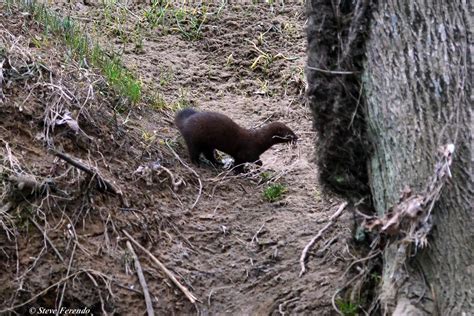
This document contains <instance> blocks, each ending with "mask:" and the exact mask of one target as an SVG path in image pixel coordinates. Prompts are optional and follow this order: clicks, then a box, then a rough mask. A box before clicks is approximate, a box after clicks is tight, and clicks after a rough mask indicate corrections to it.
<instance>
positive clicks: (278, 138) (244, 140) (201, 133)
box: [175, 108, 298, 171]
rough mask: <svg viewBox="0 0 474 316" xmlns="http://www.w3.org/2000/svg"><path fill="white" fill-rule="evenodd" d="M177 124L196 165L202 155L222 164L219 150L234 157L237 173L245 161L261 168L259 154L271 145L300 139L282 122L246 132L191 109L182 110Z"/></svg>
mask: <svg viewBox="0 0 474 316" xmlns="http://www.w3.org/2000/svg"><path fill="white" fill-rule="evenodd" d="M175 124H176V126H177V127H178V129H179V131H180V132H181V135H183V138H184V140H185V142H186V145H187V147H188V151H189V156H190V158H191V161H192V162H193V163H195V164H199V155H200V154H201V153H203V154H204V157H206V159H207V160H209V161H210V162H211V163H213V164H219V162H218V161H217V160H216V158H215V150H216V149H217V150H220V151H222V152H224V153H226V154H228V155H230V156H232V158H234V161H235V163H234V165H235V166H236V170H237V171H242V170H243V169H242V164H243V163H246V162H254V163H257V164H258V165H262V162H261V160H260V155H261V154H262V153H264V152H265V151H266V150H267V149H269V148H270V147H271V146H273V145H275V144H278V143H287V142H293V143H295V142H296V141H297V140H298V137H297V136H296V135H295V133H293V131H292V130H291V129H290V128H289V127H288V126H286V125H285V124H283V123H280V122H272V123H269V124H267V125H265V126H263V127H261V128H258V129H246V128H243V127H240V126H239V125H238V124H237V123H235V122H234V121H233V120H232V119H231V118H229V117H228V116H226V115H224V114H221V113H216V112H198V111H196V110H194V109H191V108H186V109H184V110H181V111H179V112H178V113H177V114H176V117H175Z"/></svg>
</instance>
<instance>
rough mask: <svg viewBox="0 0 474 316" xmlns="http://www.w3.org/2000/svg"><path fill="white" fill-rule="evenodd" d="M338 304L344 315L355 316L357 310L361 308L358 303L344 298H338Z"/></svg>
mask: <svg viewBox="0 0 474 316" xmlns="http://www.w3.org/2000/svg"><path fill="white" fill-rule="evenodd" d="M336 305H337V308H338V309H339V311H340V312H341V313H342V315H344V316H355V315H357V311H358V310H359V306H358V305H357V304H354V303H352V302H349V301H346V300H343V299H338V300H336Z"/></svg>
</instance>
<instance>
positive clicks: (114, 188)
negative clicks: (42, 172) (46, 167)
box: [51, 149, 122, 196]
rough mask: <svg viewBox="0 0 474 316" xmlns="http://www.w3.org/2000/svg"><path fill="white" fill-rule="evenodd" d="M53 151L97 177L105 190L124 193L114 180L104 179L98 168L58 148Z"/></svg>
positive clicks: (100, 185)
mask: <svg viewBox="0 0 474 316" xmlns="http://www.w3.org/2000/svg"><path fill="white" fill-rule="evenodd" d="M51 151H52V152H53V153H54V154H55V155H56V156H57V157H59V158H61V159H62V160H64V161H66V162H67V163H69V164H71V165H73V166H74V167H76V168H77V169H80V170H82V171H84V172H85V173H87V174H89V175H91V176H93V177H96V179H97V184H98V186H99V188H100V189H103V190H105V191H108V192H110V193H113V194H116V195H120V196H121V195H122V191H121V190H120V189H119V188H118V187H117V186H115V185H114V184H113V183H112V182H110V181H108V180H106V179H104V178H103V177H102V176H101V175H99V173H98V172H97V171H96V170H94V168H92V167H89V166H87V165H85V164H83V163H82V162H79V161H77V160H75V159H73V158H71V157H69V156H68V155H66V154H64V153H61V152H59V151H57V150H54V149H51Z"/></svg>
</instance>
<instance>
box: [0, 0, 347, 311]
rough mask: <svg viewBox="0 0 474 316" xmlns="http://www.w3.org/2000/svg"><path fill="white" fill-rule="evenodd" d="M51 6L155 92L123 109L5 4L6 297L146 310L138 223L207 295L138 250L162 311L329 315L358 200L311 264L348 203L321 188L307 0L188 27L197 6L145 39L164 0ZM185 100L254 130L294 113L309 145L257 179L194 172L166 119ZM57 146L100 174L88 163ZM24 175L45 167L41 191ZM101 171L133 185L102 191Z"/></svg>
mask: <svg viewBox="0 0 474 316" xmlns="http://www.w3.org/2000/svg"><path fill="white" fill-rule="evenodd" d="M53 7H54V8H55V9H56V10H57V12H59V13H60V14H62V15H64V16H66V15H68V14H69V15H73V17H74V18H75V19H77V20H79V21H82V23H84V30H87V31H88V32H89V33H90V34H91V35H92V36H94V35H95V36H97V37H98V38H100V41H101V43H102V44H103V45H104V46H107V44H109V45H110V46H111V47H109V48H112V49H114V50H116V51H120V52H121V54H122V60H123V61H124V64H125V65H126V66H127V67H128V68H130V69H132V70H133V71H134V72H135V73H136V74H137V75H138V77H139V78H141V79H142V81H143V85H144V89H143V95H144V96H149V98H146V97H144V98H143V99H142V100H143V101H142V102H140V103H139V104H138V105H134V106H128V107H125V108H124V107H123V106H122V103H121V102H122V101H123V100H122V99H121V98H119V97H118V96H117V95H116V93H115V92H114V91H113V90H112V89H111V88H110V87H109V85H108V83H107V82H106V81H105V80H104V78H103V77H102V76H101V75H98V73H97V72H96V70H95V69H94V68H91V67H87V65H85V64H84V61H81V60H79V61H78V60H76V59H74V56H72V55H71V54H70V51H69V50H68V48H67V47H65V46H64V45H63V44H62V42H61V39H60V38H58V37H57V36H54V35H51V34H48V33H45V30H44V27H43V26H42V25H41V24H38V23H37V22H35V21H34V20H33V19H32V18H31V16H29V15H27V14H22V12H20V10H18V9H15V8H12V10H11V11H10V10H6V8H5V7H3V8H2V10H0V12H2V13H1V21H2V22H0V23H1V24H0V35H1V36H0V39H1V42H0V44H1V49H0V58H1V59H0V64H1V62H2V60H4V61H6V62H4V64H3V77H4V79H3V85H1V86H0V87H1V88H2V91H3V94H4V95H3V96H1V95H0V99H1V101H2V103H1V105H0V116H1V118H2V119H1V121H0V129H1V136H0V140H1V144H0V145H1V151H2V157H1V159H2V161H1V163H2V165H1V167H0V180H1V181H2V189H3V192H2V195H3V198H4V199H3V201H4V202H2V203H5V201H7V200H8V201H11V204H10V207H9V209H8V211H7V213H5V214H6V215H2V217H1V219H2V221H3V222H2V225H4V226H3V228H4V233H2V234H0V247H1V249H2V251H1V252H0V257H1V260H0V262H1V263H0V265H1V269H2V271H4V273H3V274H2V275H1V280H2V282H1V284H2V285H1V286H0V302H1V303H0V309H1V310H5V309H8V308H10V307H12V306H15V305H18V304H21V303H22V302H27V301H28V300H30V299H31V302H28V303H27V304H25V305H24V306H23V307H20V308H18V309H17V311H19V312H20V313H23V312H26V311H28V308H30V307H32V306H35V307H41V306H43V307H54V306H58V304H62V306H67V307H79V308H80V307H84V306H89V307H90V308H91V309H92V311H94V312H96V313H102V312H113V311H115V312H118V313H120V314H142V313H143V312H144V311H145V303H144V299H143V294H142V289H141V287H140V285H139V283H138V279H137V277H136V274H135V272H134V269H133V268H132V267H133V261H131V257H130V254H129V252H128V251H127V247H126V245H125V237H124V234H123V230H126V231H128V232H129V233H130V234H131V235H132V236H133V237H134V238H135V239H136V240H137V241H138V242H140V243H141V244H142V245H143V246H144V247H146V248H147V249H148V250H149V251H150V252H151V253H153V254H154V255H155V256H156V257H157V258H159V260H161V261H162V262H163V263H164V265H165V266H167V267H168V268H169V269H170V270H171V271H172V273H174V274H175V275H176V277H177V279H178V280H179V281H180V282H181V283H182V284H183V285H184V286H186V287H187V288H188V289H189V290H190V291H191V292H193V293H194V294H195V295H196V296H197V297H198V298H199V300H200V302H199V303H197V304H196V305H192V304H191V303H190V302H189V301H188V300H187V299H186V298H185V297H184V296H183V294H182V293H181V292H180V291H179V290H178V289H177V288H176V287H175V285H174V284H173V283H172V282H171V281H170V280H169V279H168V278H167V277H166V276H165V275H164V274H163V273H162V271H161V270H159V269H158V268H157V267H156V265H154V263H153V262H152V261H151V260H150V258H149V257H148V256H147V255H146V254H144V253H143V252H141V251H140V250H139V249H137V248H136V249H135V251H136V252H137V254H138V256H139V260H140V262H141V265H142V267H143V270H144V276H145V278H146V280H147V284H148V287H149V291H150V294H151V298H152V303H153V307H154V308H155V310H156V311H157V312H159V313H160V314H169V313H178V314H182V313H196V312H200V313H203V314H218V313H230V314H278V313H282V314H285V313H290V314H294V313H305V314H317V315H332V314H333V311H332V307H331V297H332V295H333V294H334V292H335V290H336V289H337V288H338V287H340V286H341V285H342V284H343V283H344V282H343V280H340V279H339V278H340V277H341V276H342V274H343V272H344V267H345V262H346V259H345V258H346V257H347V256H349V254H348V253H349V251H350V250H349V247H350V246H348V245H350V243H348V241H347V240H348V239H349V238H350V229H349V227H350V216H349V215H348V214H346V215H343V217H342V219H341V221H340V222H339V224H336V226H335V228H334V230H332V231H331V232H330V233H328V234H327V236H325V240H323V241H321V243H320V248H323V247H324V248H325V250H324V251H321V252H314V253H312V254H313V255H311V256H310V257H309V260H308V262H307V268H308V271H307V272H306V273H305V274H304V275H303V276H302V277H301V278H299V277H298V273H299V269H300V266H299V263H298V260H299V256H300V254H301V251H302V249H303V248H304V246H305V245H306V243H307V242H308V241H309V240H310V239H311V237H312V236H313V235H314V234H316V233H317V231H318V230H319V229H321V227H323V226H324V224H325V220H326V219H327V218H328V217H329V216H330V215H331V214H332V213H333V212H334V211H335V209H336V208H337V206H338V205H339V204H340V202H341V201H340V200H338V199H337V198H335V197H331V196H328V195H327V194H325V193H323V192H322V190H321V187H320V186H319V184H318V180H317V170H316V167H315V165H314V163H313V154H314V141H315V134H314V132H313V131H312V128H311V126H312V123H311V119H310V113H309V110H308V109H307V107H306V105H305V103H304V98H303V93H304V88H305V86H304V76H303V67H304V64H305V40H304V32H303V25H304V22H305V19H304V14H303V13H304V6H302V5H298V4H292V5H286V6H285V8H278V7H275V8H273V9H272V8H271V7H270V6H269V5H268V4H258V5H248V6H243V5H226V6H223V7H222V8H220V7H219V6H210V7H209V8H208V10H209V11H208V12H214V13H215V14H209V15H208V16H207V18H206V20H205V22H204V23H202V26H201V27H200V29H199V31H200V33H199V34H198V35H199V36H196V38H194V37H193V38H190V37H189V36H186V34H193V33H192V32H191V31H192V30H193V26H192V25H191V24H190V23H191V22H189V21H188V20H183V22H182V24H180V25H178V26H179V27H182V28H185V29H184V30H185V31H186V32H183V30H180V29H179V27H178V26H176V25H171V24H170V25H168V27H167V28H166V30H165V28H164V27H163V26H157V27H150V26H149V25H148V24H146V25H145V24H143V25H144V26H142V28H141V29H140V32H142V33H139V34H138V35H137V36H140V39H139V40H134V38H135V37H133V36H132V35H133V34H134V33H133V32H136V25H137V23H138V22H140V21H142V17H143V16H145V13H144V12H145V11H146V10H148V9H150V7H133V8H132V7H126V6H125V4H121V5H118V6H116V7H114V8H113V10H115V11H110V12H109V11H107V10H112V9H111V8H110V7H107V6H106V5H95V6H84V5H81V4H76V5H75V7H72V8H70V7H68V6H67V5H66V4H62V3H59V2H58V3H55V4H53ZM120 8H126V10H123V11H116V10H119V9H120ZM169 9H170V8H169ZM120 10H121V9H120ZM170 10H171V9H170ZM123 12H125V13H123ZM172 12H173V14H177V13H176V11H172ZM189 12H192V11H189ZM217 12H218V13H217ZM107 14H109V16H112V17H113V16H118V14H128V15H127V17H128V18H127V19H126V21H128V22H127V23H122V24H116V25H115V24H113V19H111V20H110V21H109V20H107ZM188 14H190V15H188V19H191V17H192V15H191V13H188ZM196 14H197V13H196ZM137 21H138V22H137ZM140 23H142V22H140ZM143 23H144V22H143ZM120 25H122V26H123V28H122V29H121V31H120V30H119V31H120V32H119V31H117V29H115V28H116V27H118V26H120ZM190 25H191V26H190ZM177 27H178V28H177ZM124 34H125V35H126V34H132V35H130V36H129V37H128V38H126V37H125V36H124ZM150 100H152V101H153V104H151V101H150ZM158 101H159V102H158ZM157 102H158V103H157ZM185 105H193V106H196V107H198V108H201V109H207V110H215V111H221V112H225V113H226V114H228V115H229V116H231V117H232V118H233V119H235V120H236V121H237V122H239V123H240V124H241V125H243V126H247V127H253V126H258V125H260V124H263V123H265V122H268V121H275V120H281V121H283V122H285V123H286V124H288V125H289V126H290V127H291V128H292V129H293V130H294V131H295V132H296V134H297V135H298V136H299V137H300V139H301V141H300V144H299V147H298V150H290V149H289V148H286V147H284V146H276V147H275V148H272V149H271V150H269V151H268V152H267V153H265V155H264V156H263V162H264V170H262V171H260V172H255V173H253V174H252V175H249V176H238V177H237V176H234V175H232V174H229V173H227V172H225V171H224V170H215V169H212V168H210V167H205V166H204V167H200V168H194V169H195V171H196V173H197V175H198V177H197V176H196V175H195V174H194V173H192V172H191V171H190V170H189V169H188V168H187V167H186V166H185V165H184V164H183V162H184V163H186V164H187V163H188V162H189V159H188V158H189V157H188V156H187V152H186V149H185V147H184V145H183V142H182V140H181V138H180V137H179V135H178V132H177V130H176V129H175V128H174V126H173V125H172V123H171V120H170V119H171V118H172V115H173V110H174V109H175V108H177V107H180V106H185ZM75 124H78V126H79V129H77V126H76V125H75ZM45 144H49V145H50V147H54V148H56V149H57V150H59V151H61V152H64V153H67V154H68V155H69V156H71V157H73V158H74V159H75V160H77V161H81V162H82V163H83V164H85V165H87V166H90V167H91V168H93V170H98V171H99V173H98V174H93V175H91V174H88V173H87V172H84V171H79V170H78V169H77V168H76V167H74V166H72V165H71V164H70V163H67V162H65V161H64V160H63V159H58V158H57V157H55V156H54V154H53V153H51V152H48V151H47V150H46V149H45V146H44V145H45ZM162 167H164V168H162ZM14 174H20V175H29V176H34V180H35V183H37V184H38V185H39V188H40V189H41V190H40V191H38V190H36V191H35V192H33V193H32V192H31V191H28V190H27V191H25V190H23V191H22V190H19V188H18V183H19V182H15V181H13V180H12V179H11V178H10V176H11V175H14ZM171 175H172V176H171ZM98 176H100V177H101V178H102V179H104V180H106V181H110V183H113V184H114V185H115V186H116V187H117V188H119V189H120V190H121V192H123V198H120V196H119V195H116V194H111V193H110V192H102V191H101V190H100V183H99V185H97V182H96V180H97V177H98ZM199 181H200V182H201V184H202V192H200V185H199ZM173 182H174V185H173ZM268 183H280V184H282V185H283V186H284V187H285V188H286V193H284V195H283V197H282V198H281V199H279V200H278V201H275V202H272V203H271V202H268V201H266V200H265V199H264V197H263V191H264V189H265V187H266V186H267V185H268ZM36 189H38V188H36ZM12 192H16V193H18V192H20V193H21V194H20V196H18V194H17V195H16V196H15V198H13V197H12V194H13V193H12ZM197 199H198V201H197V203H196V200H197ZM25 200H26V201H25ZM194 204H196V205H195V207H194V208H193V207H192V206H193V205H194ZM46 236H47V238H46ZM329 245H330V246H329ZM325 246H327V247H325ZM315 249H317V248H315ZM61 279H65V280H63V282H59V281H61ZM64 281H67V282H64ZM55 282H58V285H55ZM52 285H55V286H52ZM49 286H52V287H51V288H50V290H48V291H43V290H44V289H46V288H48V287H49ZM64 287H65V289H64V291H63V288H64ZM42 291H43V292H42ZM63 293H64V294H63ZM35 295H37V297H35ZM60 302H61V303H60Z"/></svg>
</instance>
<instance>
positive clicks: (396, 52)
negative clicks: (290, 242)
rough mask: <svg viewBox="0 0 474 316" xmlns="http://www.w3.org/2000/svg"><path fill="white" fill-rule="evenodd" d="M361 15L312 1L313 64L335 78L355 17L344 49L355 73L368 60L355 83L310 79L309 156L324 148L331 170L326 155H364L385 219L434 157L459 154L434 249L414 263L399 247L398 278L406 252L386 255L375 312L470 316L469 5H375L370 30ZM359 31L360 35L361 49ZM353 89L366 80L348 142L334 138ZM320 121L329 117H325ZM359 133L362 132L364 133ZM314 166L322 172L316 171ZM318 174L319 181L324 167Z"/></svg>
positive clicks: (349, 4) (438, 209)
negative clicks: (312, 134)
mask: <svg viewBox="0 0 474 316" xmlns="http://www.w3.org/2000/svg"><path fill="white" fill-rule="evenodd" d="M364 6H367V4H366V2H364V1H330V0H327V1H324V0H319V1H318V0H312V1H308V12H309V24H308V44H309V57H308V64H309V65H310V66H311V65H314V64H315V66H316V67H320V68H325V69H328V68H329V69H334V68H335V67H338V66H339V67H340V66H341V65H342V66H346V67H347V66H348V65H349V64H348V63H347V62H348V61H347V59H346V60H345V59H341V56H343V57H344V56H345V55H344V54H343V53H342V54H341V51H342V52H344V49H341V48H344V47H345V45H346V44H347V43H350V39H351V36H349V35H348V34H351V32H350V30H351V29H354V28H353V27H348V25H350V24H351V22H347V19H349V20H350V21H354V20H355V19H357V18H359V22H358V24H359V26H360V28H359V30H358V31H357V32H356V33H353V34H355V35H356V38H359V39H360V41H357V40H355V41H354V40H353V41H352V45H353V46H352V49H353V52H355V53H354V54H352V57H354V59H355V63H354V61H353V62H352V65H354V66H355V67H356V68H357V67H358V62H359V61H360V60H364V58H361V57H360V53H358V50H360V49H363V51H364V55H365V63H364V64H363V66H362V67H361V68H362V69H363V71H362V73H361V74H360V75H359V76H358V77H357V76H355V78H354V77H352V80H351V77H343V78H341V76H338V75H334V74H333V75H325V74H322V73H319V72H314V71H309V72H308V83H309V89H308V95H309V99H310V104H311V106H312V109H313V113H314V116H315V125H316V129H317V130H318V131H319V136H320V137H321V138H322V141H321V143H319V144H317V147H318V148H319V147H320V146H323V147H324V148H329V150H326V152H324V153H323V154H324V155H326V159H327V157H329V159H327V161H330V160H331V157H332V156H331V153H336V154H338V153H339V154H340V153H343V151H342V149H341V148H339V147H343V146H344V145H346V144H349V150H348V152H349V153H350V155H349V156H348V158H349V159H352V158H353V155H352V154H353V153H358V152H360V151H359V149H360V148H362V149H363V151H364V153H363V154H362V155H361V157H363V158H364V159H366V162H367V163H368V176H367V179H368V183H369V185H370V190H371V192H372V195H373V201H374V206H375V208H376V210H377V212H378V213H379V214H382V213H383V212H384V211H385V210H387V209H388V208H389V207H390V206H393V205H394V204H395V203H396V202H397V200H398V199H399V197H400V193H401V191H402V189H403V188H404V187H405V186H406V185H408V186H409V187H410V188H411V189H412V190H414V191H415V192H417V191H421V190H422V189H424V187H425V185H426V183H427V181H428V179H429V178H430V176H431V175H432V173H433V169H434V165H435V158H436V157H437V150H438V148H439V147H440V146H441V145H445V144H447V143H453V144H455V146H456V151H455V153H454V161H453V165H452V170H451V171H452V179H451V181H450V183H448V184H447V185H446V187H445V188H444V191H443V193H442V195H441V198H440V200H439V201H438V202H437V203H436V206H435V209H434V210H433V214H434V215H433V216H434V218H433V221H434V227H433V230H432V234H431V240H430V245H429V247H428V248H426V249H424V250H423V251H418V253H416V255H415V254H414V253H413V249H409V248H407V249H405V251H406V254H408V255H411V256H410V257H411V258H410V260H409V261H408V264H407V265H406V271H405V272H404V273H403V275H394V262H397V261H400V260H401V258H402V257H403V256H404V255H405V254H404V253H403V252H401V251H400V248H395V247H394V246H391V247H388V248H387V249H386V250H385V254H384V261H385V263H384V272H383V277H382V291H381V303H382V309H383V310H384V311H385V312H388V313H389V314H392V313H393V314H395V315H425V314H439V315H473V313H474V312H473V311H474V256H473V253H474V250H473V249H474V228H473V227H474V213H473V205H472V200H473V179H472V174H473V170H472V165H473V152H472V148H473V146H472V145H473V144H472V136H473V126H472V125H473V122H472V107H471V102H472V99H473V97H472V91H471V89H472V77H471V75H470V74H471V71H472V69H471V68H472V66H471V53H472V43H471V40H472V38H471V34H470V29H471V27H472V25H471V21H470V12H469V11H470V9H471V8H470V7H469V6H470V5H469V4H468V2H467V1H464V0H462V1H444V0H433V1H426V0H413V1H405V0H398V1H397V0H391V1H379V2H378V3H372V4H371V5H368V6H367V7H368V8H370V11H371V14H370V18H368V20H369V23H365V22H364V19H360V17H361V16H360V15H358V14H357V12H362V11H360V10H358V9H357V7H359V8H360V7H364ZM343 7H345V8H349V10H348V11H347V12H346V15H344V18H343V19H339V18H338V17H337V14H336V13H337V12H338V10H341V8H343ZM334 12H336V13H334ZM363 16H364V15H363ZM364 32H368V38H367V39H366V40H365V36H364ZM331 36H333V37H334V38H333V41H332V42H331ZM331 45H332V46H331ZM354 45H355V46H354ZM334 47H336V48H334ZM354 49H355V50H354ZM341 60H342V62H343V63H342V64H341ZM344 62H346V63H345V64H344ZM350 70H354V68H353V69H350ZM325 76H326V77H325ZM357 79H360V80H362V82H363V90H361V91H363V94H362V97H361V98H357V99H359V100H360V102H362V103H361V104H362V105H363V108H364V111H360V110H357V111H356V112H355V113H356V114H357V115H356V119H359V121H357V122H356V123H357V125H356V128H355V129H354V128H353V130H352V131H351V133H352V135H356V137H355V138H354V137H352V136H351V135H350V134H348V133H346V134H344V133H342V135H343V136H344V137H342V138H341V137H339V136H337V135H338V133H341V132H340V131H341V129H342V128H347V124H346V123H347V122H344V120H345V119H347V111H352V112H354V108H355V107H356V106H355V104H356V103H355V102H356V101H354V100H352V101H350V98H349V97H348V95H350V94H352V93H354V91H355V87H356V85H354V81H355V82H356V81H357ZM351 83H352V85H351ZM341 100H342V101H343V102H342V103H341ZM351 102H352V105H349V110H347V111H344V110H341V104H342V105H346V104H349V103H351ZM327 109H329V110H327ZM325 113H326V114H325ZM323 114H325V115H326V116H328V117H329V116H331V115H334V117H333V118H329V119H327V118H326V116H322V115H323ZM359 115H360V116H364V118H362V117H359ZM340 117H342V119H341V118H340ZM365 124H366V125H365ZM338 126H339V127H338ZM360 127H366V134H365V133H364V131H362V130H360ZM335 135H336V136H335ZM357 136H360V137H357ZM364 138H365V139H364ZM366 139H368V140H370V143H371V146H370V147H369V146H367V145H366ZM347 140H349V141H350V142H346V141H347ZM343 144H344V145H343ZM346 147H347V146H346ZM357 147H359V149H358V148H357ZM334 148H335V149H334ZM318 153H319V152H318ZM324 155H323V159H325V158H324V157H325V156H324ZM323 162H324V161H323ZM361 165H362V164H361V162H360V161H359V160H357V163H356V164H352V165H351V164H350V163H347V164H345V165H344V166H345V167H349V168H351V167H353V166H355V167H357V168H358V169H357V170H356V172H354V171H349V173H351V174H352V175H359V176H358V179H359V180H363V178H364V177H363V176H360V175H363V167H361ZM320 167H325V166H324V163H321V161H320ZM326 168H327V166H326ZM360 170H362V172H359V171H360ZM324 171H325V170H323V173H322V174H321V176H322V177H323V178H324V177H328V173H327V172H328V171H331V169H327V170H326V173H324ZM323 180H324V179H323ZM410 252H412V253H410Z"/></svg>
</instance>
